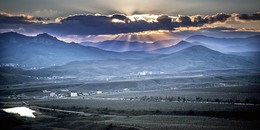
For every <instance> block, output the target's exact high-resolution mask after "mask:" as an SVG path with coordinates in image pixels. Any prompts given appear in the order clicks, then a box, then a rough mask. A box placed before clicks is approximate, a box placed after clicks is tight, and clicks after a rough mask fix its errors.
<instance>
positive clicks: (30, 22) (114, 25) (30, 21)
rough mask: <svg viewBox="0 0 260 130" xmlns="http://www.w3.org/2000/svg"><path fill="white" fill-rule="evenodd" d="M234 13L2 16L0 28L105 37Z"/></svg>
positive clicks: (192, 24) (224, 17) (223, 18)
mask: <svg viewBox="0 0 260 130" xmlns="http://www.w3.org/2000/svg"><path fill="white" fill-rule="evenodd" d="M230 17H233V15H231V14H227V13H218V14H215V15H207V16H201V15H195V16H183V15H179V16H169V15H148V14H141V15H133V16H126V15H124V14H113V15H101V14H78V15H71V16H68V17H59V18H56V19H55V20H53V22H46V21H47V20H49V19H46V18H41V17H34V16H30V15H24V14H22V15H13V14H8V13H0V25H1V28H0V29H5V30H8V29H9V30H16V29H20V30H23V32H26V33H32V32H34V33H37V32H46V33H51V34H56V35H101V34H120V33H134V32H142V31H154V30H174V29H175V28H178V27H201V26H203V25H205V24H214V23H219V22H220V23H224V22H226V21H227V20H228V18H230ZM235 17H237V19H241V20H259V13H257V14H253V15H247V14H246V15H245V14H241V15H236V16H235Z"/></svg>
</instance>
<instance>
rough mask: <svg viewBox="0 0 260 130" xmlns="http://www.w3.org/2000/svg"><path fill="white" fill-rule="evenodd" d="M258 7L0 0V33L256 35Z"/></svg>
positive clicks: (165, 0) (213, 2) (157, 0)
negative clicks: (249, 33) (244, 33)
mask: <svg viewBox="0 0 260 130" xmlns="http://www.w3.org/2000/svg"><path fill="white" fill-rule="evenodd" d="M259 5H260V1H259V0H1V1H0V32H8V31H15V32H19V33H22V34H25V35H37V34H39V33H49V34H51V35H54V36H57V37H58V38H60V39H63V40H65V41H74V42H82V41H94V42H95V41H100V40H101V41H102V40H113V39H116V40H132V39H133V38H132V37H134V36H135V37H139V39H138V40H142V41H147V42H148V41H156V40H165V39H172V38H173V37H175V36H176V35H177V34H181V33H182V34H183V32H185V33H186V34H189V33H191V32H192V33H204V32H212V33H213V34H215V33H216V32H256V33H258V32H260V9H259ZM135 39H136V38H135Z"/></svg>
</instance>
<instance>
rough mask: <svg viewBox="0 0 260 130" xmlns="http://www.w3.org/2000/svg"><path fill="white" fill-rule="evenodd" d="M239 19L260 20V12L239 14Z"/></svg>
mask: <svg viewBox="0 0 260 130" xmlns="http://www.w3.org/2000/svg"><path fill="white" fill-rule="evenodd" d="M236 17H237V19H238V20H244V21H250V20H260V12H257V13H254V14H238V15H237V16H236Z"/></svg>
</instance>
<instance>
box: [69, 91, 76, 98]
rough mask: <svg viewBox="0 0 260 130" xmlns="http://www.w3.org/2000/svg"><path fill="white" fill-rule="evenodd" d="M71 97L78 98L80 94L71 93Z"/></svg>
mask: <svg viewBox="0 0 260 130" xmlns="http://www.w3.org/2000/svg"><path fill="white" fill-rule="evenodd" d="M70 96H71V97H77V96H78V93H77V92H70Z"/></svg>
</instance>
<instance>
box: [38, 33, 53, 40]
mask: <svg viewBox="0 0 260 130" xmlns="http://www.w3.org/2000/svg"><path fill="white" fill-rule="evenodd" d="M36 37H38V38H45V39H55V40H57V38H56V37H54V36H51V35H49V34H48V33H41V34H38V35H37V36H36Z"/></svg>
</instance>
